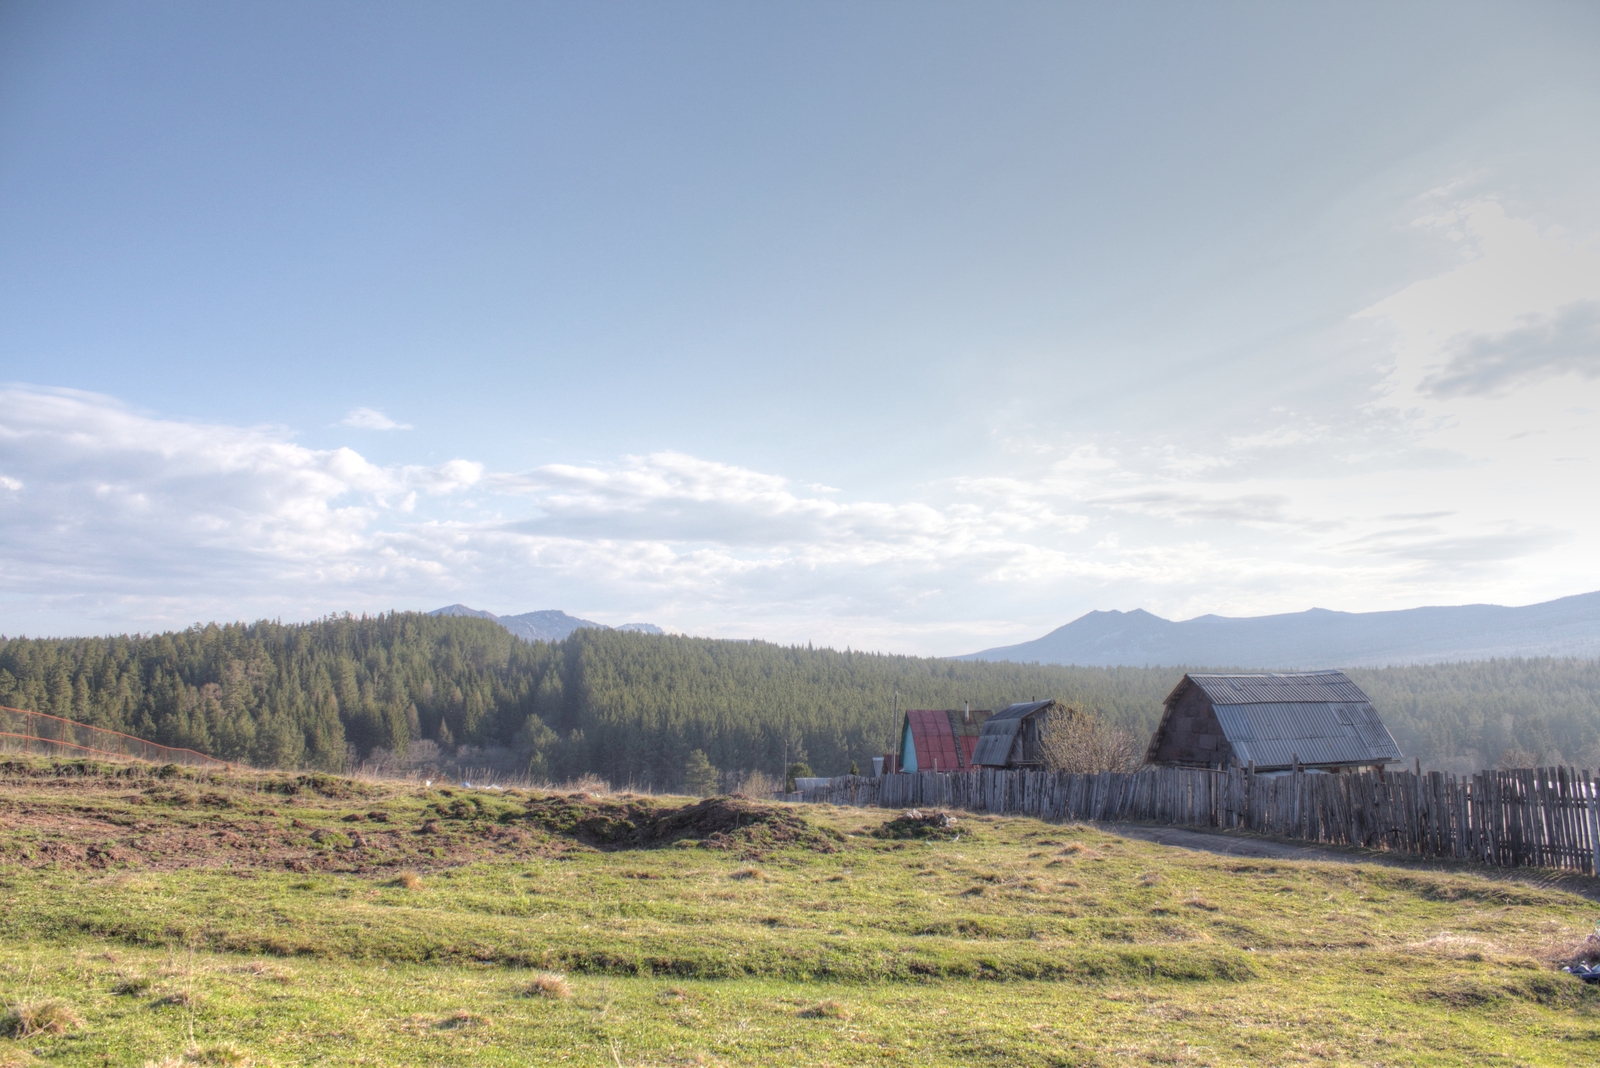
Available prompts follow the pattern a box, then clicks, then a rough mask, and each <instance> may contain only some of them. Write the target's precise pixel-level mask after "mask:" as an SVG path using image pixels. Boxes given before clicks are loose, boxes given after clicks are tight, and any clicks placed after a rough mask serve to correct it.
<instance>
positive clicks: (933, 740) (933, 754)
mask: <svg viewBox="0 0 1600 1068" xmlns="http://www.w3.org/2000/svg"><path fill="white" fill-rule="evenodd" d="M906 726H907V727H909V728H910V730H911V742H912V745H913V746H914V747H915V750H914V751H915V753H916V756H917V770H918V771H954V770H955V769H956V768H959V767H961V766H962V765H963V764H965V763H966V762H965V761H964V760H963V759H962V758H961V756H958V755H957V754H958V752H959V750H958V748H957V746H958V744H959V743H958V742H957V741H956V735H955V731H954V730H953V729H952V724H951V722H950V713H949V712H947V711H945V710H944V709H942V708H940V709H933V708H914V709H910V710H909V711H907V712H906Z"/></svg>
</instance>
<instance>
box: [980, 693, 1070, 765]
mask: <svg viewBox="0 0 1600 1068" xmlns="http://www.w3.org/2000/svg"><path fill="white" fill-rule="evenodd" d="M1057 708H1063V709H1064V706H1063V705H1061V703H1060V702H1058V701H1053V700H1052V701H1022V702H1019V703H1017V704H1014V705H1007V706H1006V707H1004V708H1002V709H1001V710H1000V711H998V712H996V713H995V714H994V715H992V716H990V717H989V719H988V722H986V723H985V724H984V725H983V730H982V731H981V732H980V733H979V735H978V745H977V748H976V749H975V750H974V751H973V754H972V763H973V764H975V765H977V766H979V767H986V768H1037V767H1041V766H1043V764H1044V753H1043V752H1042V751H1041V749H1040V746H1039V739H1040V737H1041V736H1042V735H1043V733H1044V729H1045V727H1044V725H1045V722H1046V719H1047V717H1048V716H1049V715H1050V713H1051V711H1053V710H1054V709H1057Z"/></svg>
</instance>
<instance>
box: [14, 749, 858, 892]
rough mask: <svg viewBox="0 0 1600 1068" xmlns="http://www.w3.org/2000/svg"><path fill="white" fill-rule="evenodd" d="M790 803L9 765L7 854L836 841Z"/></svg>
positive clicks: (394, 865) (533, 852)
mask: <svg viewBox="0 0 1600 1068" xmlns="http://www.w3.org/2000/svg"><path fill="white" fill-rule="evenodd" d="M841 843H842V838H841V837H840V835H839V834H838V833H837V832H836V831H833V830H831V829H828V828H824V827H821V826H818V825H817V824H815V823H813V822H812V821H810V820H809V819H807V818H806V817H805V816H803V815H801V814H800V813H799V812H797V811H795V810H794V809H793V808H790V807H788V806H778V805H770V804H763V803H760V802H754V801H749V800H741V799H734V798H710V799H707V800H705V801H699V802H690V803H687V804H685V803H682V802H674V801H658V800H656V799H654V798H649V797H632V796H628V795H623V796H621V797H596V796H593V795H589V794H570V795H560V794H537V793H524V792H521V791H488V790H457V789H454V788H435V789H432V790H423V789H418V788H416V787H412V786H404V785H389V784H383V783H367V782H361V781H357V780H351V779H343V778H339V777H337V776H331V775H320V774H313V775H287V774H251V773H239V774H219V773H206V772H195V771H191V770H189V769H183V768H166V769H163V768H156V767H153V766H149V765H122V764H109V763H104V764H102V763H95V762H90V761H77V762H69V763H65V764H61V763H57V764H51V763H48V762H42V761H6V762H0V863H12V864H21V865H23V866H26V867H50V866H54V867H66V868H90V869H106V868H137V869H143V870H155V871H162V870H167V871H170V870H178V869H188V868H233V869H279V870H282V869H285V868H287V869H290V870H293V871H305V872H310V871H340V872H382V871H385V870H387V871H395V870H399V869H404V868H416V869H418V870H430V869H437V868H444V867H453V866H455V865H459V864H467V863H471V862H473V861H478V860H487V859H492V858H496V857H515V856H551V855H559V854H561V853H564V852H569V851H571V850H574V849H578V850H582V849H604V850H620V849H650V848H661V847H667V846H674V845H688V846H696V847H699V848H704V849H717V850H726V851H729V852H731V853H733V854H735V855H737V856H742V857H750V858H760V857H763V856H766V855H767V854H769V853H771V852H773V851H774V850H778V849H785V848H803V849H809V850H813V851H820V852H833V851H835V850H837V849H838V848H839V847H840V845H841Z"/></svg>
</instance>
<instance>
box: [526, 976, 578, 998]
mask: <svg viewBox="0 0 1600 1068" xmlns="http://www.w3.org/2000/svg"><path fill="white" fill-rule="evenodd" d="M522 993H523V995H524V996H525V997H530V998H557V999H565V998H570V997H571V996H572V987H571V986H570V985H568V983H567V977H566V976H565V975H562V974H561V973H560V972H540V973H538V974H537V975H535V976H534V977H533V979H532V980H530V981H529V983H528V985H527V986H525V987H523V988H522Z"/></svg>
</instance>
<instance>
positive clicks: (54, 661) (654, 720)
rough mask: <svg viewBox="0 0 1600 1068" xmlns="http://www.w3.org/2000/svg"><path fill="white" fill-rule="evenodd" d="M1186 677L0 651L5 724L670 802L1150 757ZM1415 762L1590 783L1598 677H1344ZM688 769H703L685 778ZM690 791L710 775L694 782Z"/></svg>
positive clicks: (455, 646) (463, 623)
mask: <svg viewBox="0 0 1600 1068" xmlns="http://www.w3.org/2000/svg"><path fill="white" fill-rule="evenodd" d="M1182 674H1183V669H1182V668H1132V667H1127V668H1098V667H1061V666H1052V665H1040V664H1014V663H1006V662H981V661H955V660H941V659H932V658H925V657H909V656H893V655H885V654H879V653H863V652H857V651H853V650H848V649H847V650H843V651H839V650H833V649H813V648H811V647H809V646H779V645H773V644H770V643H766V642H760V641H728V640H719V639H709V638H689V637H683V636H676V635H649V634H635V633H627V632H620V631H604V630H580V631H577V632H575V633H573V634H572V635H571V636H570V637H568V638H567V639H565V640H564V641H561V642H553V643H552V642H528V641H524V640H523V639H521V638H517V637H515V636H513V635H512V634H510V633H509V632H507V631H506V630H505V629H504V628H502V627H501V626H499V625H498V624H496V623H494V622H493V621H492V620H485V619H475V618H471V617H439V616H429V615H423V614H420V613H409V612H397V613H389V614H386V615H378V616H363V617H352V616H336V617H329V618H327V619H322V620H317V621H315V622H311V623H298V624H283V623H274V622H259V623H252V624H228V625H217V624H210V625H206V626H195V627H190V628H188V629H186V630H182V631H175V632H169V633H163V634H150V635H122V636H116V637H105V638H65V639H29V638H3V637H0V704H6V705H11V706H14V707H19V708H28V709H32V710H35V711H39V712H46V713H50V714H53V715H58V716H63V717H65V718H69V719H74V720H78V721H80V722H84V723H89V724H93V725H95V726H100V727H106V728H109V729H112V730H118V731H123V732H126V733H128V734H134V735H138V736H139V737H142V738H147V739H149V740H151V741H155V742H159V743H161V744H163V745H173V746H182V747H184V748H190V749H196V750H198V751H200V752H204V753H209V754H211V755H213V756H218V757H221V758H223V759H227V760H234V761H242V762H249V763H254V764H258V765H263V766H279V767H294V766H312V767H321V768H328V769H339V768H343V767H346V766H348V764H349V763H350V762H351V761H353V760H360V759H363V758H365V757H367V756H368V755H370V754H372V753H374V752H380V751H381V752H387V753H404V752H405V751H406V750H407V749H408V748H409V747H411V746H413V745H414V744H415V743H418V742H422V741H427V742H431V743H434V744H435V745H438V746H440V747H441V748H443V749H444V750H445V751H447V752H448V751H452V750H454V749H456V748H457V747H461V746H474V747H479V748H481V749H483V750H486V751H489V750H492V751H494V752H496V753H499V754H501V755H502V756H503V755H505V754H511V755H513V757H514V759H515V760H516V761H518V762H520V765H521V766H522V767H524V768H526V769H527V770H528V771H529V772H530V773H531V774H533V775H535V776H536V777H548V778H551V779H557V780H559V779H563V778H570V777H576V776H579V775H583V774H589V773H592V774H597V775H600V776H602V777H604V778H606V779H608V780H610V781H613V782H618V783H627V782H633V783H638V784H640V785H654V786H657V787H662V788H671V787H676V786H680V785H682V783H683V780H684V777H685V775H686V770H685V769H686V768H687V767H688V766H689V756H690V754H691V753H693V752H695V751H696V750H698V751H700V752H701V753H703V754H704V755H705V759H706V761H707V762H708V763H709V764H710V765H711V766H713V767H714V768H717V769H723V770H725V771H735V770H759V771H765V772H767V773H769V774H774V775H780V776H781V775H782V774H784V772H785V771H786V769H788V768H789V767H790V766H791V765H793V764H795V763H797V762H804V763H807V764H809V765H810V766H811V767H813V768H815V769H816V770H817V773H818V774H837V773H842V772H844V771H845V770H847V769H848V767H849V766H850V765H851V764H852V763H855V764H857V765H858V766H860V767H862V768H866V767H869V766H870V761H871V758H872V757H873V756H876V755H879V754H882V753H883V752H885V751H886V750H887V749H889V748H891V747H892V745H893V744H894V737H895V734H896V731H897V729H898V717H897V714H896V709H899V710H904V709H906V708H960V707H962V706H963V705H964V704H970V705H971V707H973V708H975V709H983V708H988V709H998V708H1001V707H1003V706H1004V705H1006V704H1009V703H1011V702H1012V701H1020V700H1031V699H1035V698H1044V697H1054V698H1057V699H1059V700H1061V701H1063V702H1065V703H1067V704H1070V705H1072V706H1074V707H1078V708H1082V709H1084V710H1086V711H1090V712H1092V713H1094V714H1095V715H1096V716H1097V717H1098V719H1099V720H1100V721H1102V722H1104V723H1106V724H1109V725H1111V726H1114V727H1120V728H1123V729H1125V730H1127V731H1129V732H1131V733H1132V734H1134V735H1135V736H1142V737H1148V735H1149V732H1150V731H1152V730H1153V729H1154V728H1155V725H1156V722H1157V720H1158V719H1159V717H1160V713H1161V702H1162V699H1163V698H1164V697H1165V696H1166V694H1167V693H1168V692H1169V691H1170V690H1171V689H1172V687H1173V686H1174V685H1175V684H1176V683H1177V681H1178V679H1179V678H1180V677H1181V676H1182ZM1350 675H1351V677H1352V678H1354V679H1355V681H1356V682H1357V683H1358V684H1359V685H1361V686H1362V687H1363V688H1364V689H1366V690H1367V692H1368V693H1369V694H1370V695H1371V696H1372V698H1373V701H1374V703H1375V704H1376V705H1377V706H1378V708H1379V711H1380V712H1381V713H1382V714H1383V716H1384V718H1385V720H1386V721H1387V722H1388V724H1389V726H1390V729H1391V730H1392V731H1393V733H1394V734H1395V737H1396V740H1397V741H1398V742H1399V743H1400V746H1401V750H1402V751H1403V752H1405V753H1406V754H1407V755H1408V756H1412V755H1416V756H1419V757H1421V759H1422V761H1423V763H1424V764H1429V765H1437V766H1446V767H1455V766H1457V765H1460V766H1461V767H1462V769H1463V770H1465V769H1466V766H1467V765H1470V766H1471V767H1473V768H1476V767H1480V766H1489V765H1492V764H1494V763H1496V762H1497V761H1500V760H1502V759H1504V758H1505V757H1506V756H1507V754H1511V755H1513V756H1518V755H1520V756H1523V757H1529V756H1531V757H1535V758H1538V759H1540V760H1542V761H1544V762H1547V763H1554V762H1557V761H1558V760H1564V761H1568V762H1575V763H1582V762H1583V761H1584V760H1588V761H1589V762H1590V765H1591V766H1593V765H1595V764H1600V663H1597V662H1595V661H1585V660H1563V659H1544V660H1538V659H1535V660H1499V661H1487V662H1483V663H1474V664H1449V665H1429V666H1422V667H1400V668H1385V669H1382V670H1370V671H1351V672H1350ZM698 766H699V764H698V761H697V762H696V767H698ZM697 774H699V775H701V776H702V777H703V776H704V774H705V771H704V769H703V768H702V769H701V770H700V771H699V772H697Z"/></svg>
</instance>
